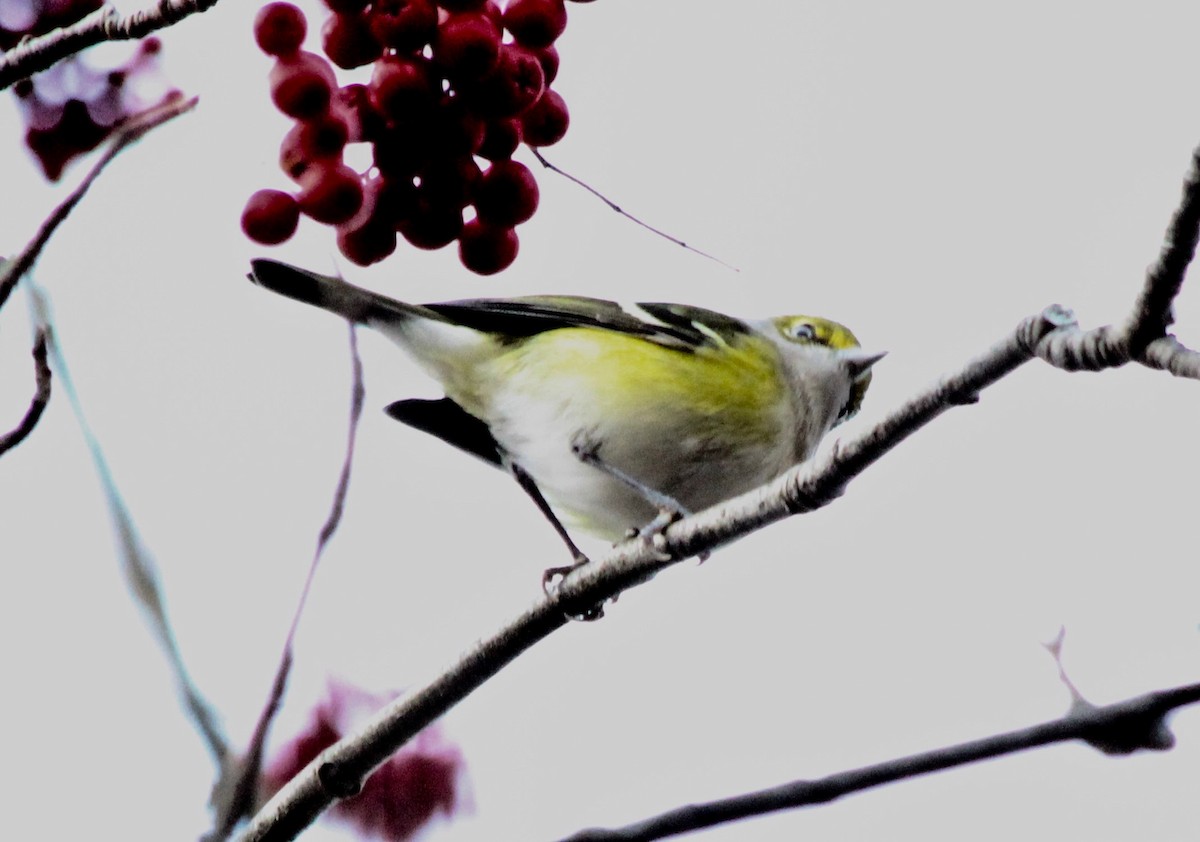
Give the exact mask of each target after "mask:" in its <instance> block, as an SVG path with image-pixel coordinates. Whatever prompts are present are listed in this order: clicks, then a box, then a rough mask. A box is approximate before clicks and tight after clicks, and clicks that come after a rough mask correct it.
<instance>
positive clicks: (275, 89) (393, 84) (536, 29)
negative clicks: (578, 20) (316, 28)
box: [242, 0, 568, 275]
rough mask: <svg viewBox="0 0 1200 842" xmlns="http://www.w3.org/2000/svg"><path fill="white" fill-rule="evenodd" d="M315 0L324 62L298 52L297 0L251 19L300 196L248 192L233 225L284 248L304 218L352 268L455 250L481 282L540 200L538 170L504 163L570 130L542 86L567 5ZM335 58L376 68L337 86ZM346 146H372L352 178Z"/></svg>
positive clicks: (301, 33) (513, 252) (503, 259)
mask: <svg viewBox="0 0 1200 842" xmlns="http://www.w3.org/2000/svg"><path fill="white" fill-rule="evenodd" d="M325 2H326V5H328V6H329V8H330V10H331V12H332V15H331V16H330V17H329V19H328V20H327V21H326V23H325V25H324V27H323V29H322V46H323V49H324V52H325V55H326V56H327V57H328V61H327V60H326V59H325V58H323V57H321V56H318V55H316V54H314V53H309V52H305V51H303V50H301V49H300V45H301V44H302V42H303V41H304V37H305V30H306V20H305V17H304V13H303V12H301V11H300V10H299V9H297V8H296V7H295V6H293V5H291V4H289V3H283V2H275V3H271V4H269V5H267V6H265V7H264V8H263V9H262V10H261V11H260V12H259V14H258V18H257V19H256V21H255V27H254V35H255V39H256V40H257V41H258V45H259V46H260V47H261V48H262V49H263V51H264V52H266V53H267V54H268V55H272V56H275V58H276V62H275V66H274V68H273V69H272V70H271V74H270V85H271V98H272V100H273V101H274V103H275V105H276V107H277V108H279V110H280V111H282V112H283V113H284V114H286V115H288V116H289V117H292V118H294V119H295V120H296V123H295V125H294V126H293V128H292V129H291V131H289V132H288V133H287V135H286V136H285V137H284V139H283V144H282V146H281V148H280V153H279V159H280V166H281V167H282V168H283V170H284V172H285V173H287V174H288V175H289V176H290V177H292V178H293V179H294V180H295V181H296V182H297V183H298V184H299V190H298V191H297V193H296V194H295V195H294V196H293V195H292V194H289V193H284V192H282V191H279V190H260V191H258V192H257V193H255V194H254V195H253V196H251V197H250V201H249V202H248V203H247V205H246V209H245V211H244V212H243V214H242V228H243V230H244V231H245V232H246V234H247V235H248V236H249V237H250V238H251V239H254V240H256V241H258V242H260V243H265V244H272V245H273V244H276V243H281V242H283V241H284V240H287V239H288V238H289V237H291V236H292V234H293V233H294V232H295V230H296V225H297V223H298V220H299V214H300V213H304V214H305V215H306V216H308V217H310V218H312V219H315V220H316V221H318V222H322V223H325V224H328V225H333V226H336V228H337V242H338V248H339V249H340V250H341V252H342V254H344V255H345V256H346V257H347V258H348V259H349V260H351V261H353V262H355V263H357V264H359V265H362V266H366V265H368V264H371V263H375V262H377V261H380V260H382V259H383V258H385V257H387V256H388V255H389V254H391V253H392V252H393V251H394V250H395V248H396V243H397V234H399V235H400V236H402V237H403V238H404V239H405V240H407V241H408V242H409V243H411V244H412V245H414V246H417V247H418V248H423V249H437V248H442V247H443V246H446V245H449V244H450V243H452V242H454V241H455V240H458V251H459V257H460V259H461V260H462V263H463V265H464V266H466V267H467V268H468V269H470V270H472V271H474V272H478V273H480V274H484V275H488V274H492V273H494V272H499V271H500V270H501V269H504V268H505V267H507V266H508V265H509V264H511V263H512V262H513V260H514V259H515V258H516V256H517V246H518V241H517V232H516V230H515V228H516V226H517V225H519V224H520V223H522V222H525V221H526V220H528V219H529V218H530V217H531V216H532V215H533V213H534V211H535V210H537V205H538V187H537V182H536V181H535V180H534V177H533V173H531V172H530V171H529V169H528V168H527V167H525V166H524V165H523V164H520V163H518V162H516V161H514V160H512V156H513V153H514V152H515V151H516V150H517V147H518V146H519V145H520V144H521V143H526V144H528V145H529V146H548V145H550V144H552V143H556V142H557V141H558V140H560V139H561V138H562V136H563V135H564V134H565V133H566V131H567V123H568V115H567V107H566V104H565V103H564V102H563V99H562V97H561V96H559V95H558V93H556V92H555V91H553V90H550V88H549V85H550V83H551V82H552V81H553V80H554V77H555V74H556V73H557V72H558V52H557V51H556V50H555V48H554V41H555V39H556V38H558V36H559V35H560V34H562V31H563V29H564V28H565V27H566V25H567V11H566V6H565V4H564V0H510V2H509V3H508V4H507V6H506V7H505V8H504V9H503V10H501V8H500V6H498V5H497V4H496V3H495V2H494V0H437V2H435V0H371V2H369V3H368V0H325ZM506 32H507V33H508V34H509V35H510V36H511V38H507V37H505V33H506ZM330 61H332V62H333V64H336V65H337V66H338V67H341V68H343V69H350V68H355V67H364V66H366V65H374V66H373V68H372V72H371V80H370V82H369V83H367V84H365V85H362V84H350V85H345V86H343V87H338V84H337V80H336V77H335V75H334V71H333V68H332V67H331V66H330V64H329V62H330ZM355 142H366V143H369V144H371V148H372V161H373V165H372V166H371V167H370V168H369V169H368V170H367V172H366V173H363V174H360V173H358V172H356V171H355V170H353V169H352V168H350V167H349V166H347V165H346V163H345V162H344V160H343V150H344V149H345V146H346V144H347V143H355ZM480 161H482V162H483V166H481V165H480V163H479V162H480ZM471 209H473V211H474V213H473V216H471V214H470V210H471ZM464 215H467V216H470V219H469V221H466V222H464Z"/></svg>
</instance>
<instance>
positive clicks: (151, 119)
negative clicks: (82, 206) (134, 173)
mask: <svg viewBox="0 0 1200 842" xmlns="http://www.w3.org/2000/svg"><path fill="white" fill-rule="evenodd" d="M197 101H198V100H197V99H196V98H195V97H192V98H191V99H185V98H183V97H176V98H173V99H170V100H168V101H167V102H164V103H163V104H162V105H158V106H155V107H154V108H149V109H147V110H146V111H143V112H142V113H141V114H137V115H135V116H133V117H130V118H129V119H128V120H126V121H125V122H124V123H122V124H121V127H120V128H118V129H117V130H116V131H115V132H114V133H113V136H112V140H110V141H109V143H108V146H107V147H106V148H105V150H104V154H102V155H101V156H100V158H99V159H98V160H97V161H96V163H95V164H93V165H92V168H91V170H90V171H89V172H88V174H87V175H86V176H84V179H83V181H81V182H79V186H78V187H76V188H75V189H74V190H72V191H71V195H69V196H67V198H66V199H65V200H64V201H63V202H62V204H60V205H59V206H58V207H56V208H55V209H54V211H53V212H52V213H51V214H50V216H48V217H46V220H45V221H44V222H42V224H41V226H39V228H38V230H37V233H36V234H34V236H33V239H32V240H30V241H29V243H28V245H26V246H25V248H23V249H22V250H21V252H20V253H19V254H17V255H16V256H15V257H13V258H12V259H11V260H8V261H5V262H3V263H2V264H0V307H3V306H4V302H5V301H7V300H8V297H9V295H11V294H12V291H13V290H14V289H16V286H17V283H18V282H20V280H21V278H22V277H23V276H24V275H25V273H26V272H28V271H29V270H30V269H32V268H33V264H34V263H36V262H37V259H38V257H39V256H40V255H41V253H42V249H43V248H45V247H46V243H47V242H49V241H50V237H51V236H52V235H53V234H54V232H55V231H56V230H57V229H58V226H59V225H61V224H62V223H63V221H64V220H65V219H66V218H67V217H68V216H70V214H71V211H73V210H74V209H75V206H76V205H78V204H79V203H80V201H82V200H83V197H84V196H85V195H87V191H88V189H89V188H90V187H91V186H92V182H94V181H95V180H96V179H97V178H98V177H99V175H100V173H102V172H103V171H104V168H105V167H107V166H108V164H109V162H110V161H112V159H113V158H115V157H117V155H118V154H120V152H121V150H122V149H124V148H125V147H126V146H129V144H131V143H134V142H135V141H137V140H139V139H140V138H141V137H142V135H144V134H146V132H148V131H150V130H151V129H153V128H155V127H157V126H161V125H162V124H163V123H165V122H167V121H168V120H171V119H174V118H175V117H178V116H179V115H180V114H183V113H185V112H187V111H191V110H192V109H193V108H195V107H196V103H197Z"/></svg>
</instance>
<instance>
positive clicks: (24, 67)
mask: <svg viewBox="0 0 1200 842" xmlns="http://www.w3.org/2000/svg"><path fill="white" fill-rule="evenodd" d="M216 3H217V0H159V2H158V3H157V4H156V5H155V6H154V7H152V8H149V9H143V10H142V11H140V12H134V13H133V14H132V15H127V16H124V17H122V16H121V15H120V14H118V13H117V10H116V9H114V8H113V7H112V6H105V7H103V8H101V9H97V10H96V11H95V12H93V13H92V14H90V15H88V16H87V17H84V18H82V19H81V20H79V21H78V22H76V23H73V24H71V25H70V26H66V27H62V28H61V29H55V30H53V31H52V32H47V33H46V34H45V35H40V36H38V37H36V38H30V39H28V40H25V41H22V42H21V43H20V44H18V45H17V46H15V47H13V48H12V49H11V50H9V51H7V52H5V53H0V91H2V90H4V89H5V88H7V87H9V86H11V85H12V84H13V83H15V82H17V81H19V80H21V79H25V78H27V77H29V76H32V75H33V74H34V73H40V72H41V71H43V70H46V69H48V68H50V67H52V66H53V65H54V64H56V63H57V62H59V61H62V60H63V59H64V58H67V57H68V56H73V55H75V54H76V53H79V52H82V51H83V50H86V49H87V48H88V47H92V46H95V45H96V44H99V43H101V42H103V41H130V40H137V39H138V38H143V37H145V36H147V35H149V34H150V33H151V32H154V31H155V30H158V29H163V28H165V27H168V26H170V25H172V24H174V23H178V22H179V21H181V20H183V19H184V18H186V17H189V16H190V15H194V14H196V13H197V12H206V11H208V10H209V9H211V8H212V7H213V6H215V5H216Z"/></svg>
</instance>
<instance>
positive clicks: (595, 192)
mask: <svg viewBox="0 0 1200 842" xmlns="http://www.w3.org/2000/svg"><path fill="white" fill-rule="evenodd" d="M529 151H530V152H532V153H533V157H535V158H537V159H538V163H540V164H541V165H542V166H543V167H545V168H546V169H548V170H550V171H551V172H555V173H558V174H559V175H561V176H562V177H563V178H565V179H567V180H568V181H571V182H574V183H575V184H578V185H579V186H580V187H582V188H583V189H584V190H586V191H588V192H589V193H591V194H592V195H593V196H595V197H596V198H597V199H599V200H600V201H602V202H604V204H606V205H608V206H609V207H610V208H612V209H613V210H614V211H616V212H617V213H619V214H620V215H621V216H623V217H625V218H626V219H628V220H630V221H631V222H634V223H636V224H638V225H640V226H642V227H643V228H645V229H646V230H647V231H649V232H651V233H652V234H657V235H658V236H660V237H662V238H663V239H664V240H670V241H671V242H672V243H674V244H675V245H677V246H680V247H682V248H685V249H687V250H688V251H690V252H693V253H695V254H698V255H700V256H701V257H704V258H707V259H709V260H711V261H713V262H715V263H720V264H721V265H722V266H724V267H725V268H726V269H729V270H730V271H732V272H741V271H742V270H741V269H739V268H737V267H736V266H734V265H732V264H730V263H726V262H725V261H724V260H722V259H721V258H719V257H716V256H715V255H712V254H709V253H708V252H706V251H701V250H700V249H698V248H696V247H695V246H690V245H688V244H687V243H685V242H684V241H683V240H681V239H679V238H678V237H672V236H671V235H670V234H668V233H667V232H666V231H663V230H662V229H661V228H655V227H654V226H653V225H651V224H650V223H648V222H644V221H643V220H641V219H639V218H638V217H636V216H634V215H633V214H631V213H630V212H629V211H627V210H625V209H624V208H622V207H621V206H620V205H618V204H617V203H616V202H614V201H613V200H612V199H610V198H608V197H607V196H605V195H604V194H603V193H601V192H600V191H599V190H597V189H596V188H595V187H593V186H592V185H590V184H588V183H587V182H586V181H583V180H582V179H579V178H576V177H575V176H573V175H571V174H570V173H569V172H567V171H566V170H563V169H561V168H559V167H557V166H555V165H554V164H552V163H550V162H549V161H547V160H546V157H545V156H544V155H542V153H541V152H539V151H537V150H536V149H534V148H533V147H530V148H529Z"/></svg>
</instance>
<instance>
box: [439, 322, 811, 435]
mask: <svg viewBox="0 0 1200 842" xmlns="http://www.w3.org/2000/svg"><path fill="white" fill-rule="evenodd" d="M778 353H779V352H778V351H777V350H776V349H775V347H774V346H773V345H771V343H770V342H768V341H766V340H764V339H761V338H760V337H757V336H744V337H738V338H737V339H736V340H735V342H734V343H733V344H731V345H724V346H721V347H704V346H701V347H698V348H696V349H694V350H692V351H681V350H676V349H672V348H667V347H664V346H662V345H659V344H657V343H654V342H650V341H647V340H645V339H641V338H639V337H637V336H632V335H629V334H624V333H618V332H616V331H611V330H604V329H600V328H590V327H572V328H561V329H558V330H551V331H547V332H545V333H539V334H537V335H535V336H532V337H530V338H529V339H527V340H525V341H523V342H520V343H518V344H516V345H513V346H510V347H509V348H508V349H506V350H505V351H503V352H501V353H500V354H498V355H497V356H496V358H495V359H494V360H492V361H491V362H490V363H488V364H485V365H484V366H482V367H481V369H480V370H479V375H480V380H479V381H478V382H476V383H475V384H473V385H474V389H472V391H473V392H474V394H473V395H464V394H461V393H460V394H457V395H451V397H452V398H454V399H455V400H458V401H460V402H462V403H463V405H464V406H465V407H466V408H467V410H468V411H470V412H475V411H479V410H481V409H483V407H482V406H480V405H479V404H480V402H482V403H485V404H486V403H488V402H489V392H490V391H491V390H490V388H489V386H490V385H491V384H492V383H497V384H504V387H505V390H506V391H510V393H511V391H512V390H514V389H515V390H516V391H522V387H525V386H528V387H529V389H530V392H531V393H536V394H538V395H541V396H543V397H547V396H550V395H555V396H556V398H557V400H559V401H561V402H563V403H564V404H565V403H570V402H572V401H573V400H579V401H581V402H584V403H586V402H589V401H593V400H594V401H597V402H599V403H600V405H602V406H603V407H604V413H605V415H606V416H608V417H611V418H622V417H623V418H624V419H627V420H632V419H639V418H640V419H643V420H644V421H646V422H649V423H657V424H670V423H671V422H672V420H680V419H679V418H678V416H689V417H690V418H691V419H693V424H692V425H691V426H690V431H691V432H692V434H698V435H700V436H704V435H705V434H707V433H711V432H714V431H715V430H716V429H735V430H737V431H738V437H739V438H740V439H741V440H742V442H743V443H749V442H751V441H754V442H765V441H773V440H776V437H778V435H779V434H780V426H781V424H782V423H784V419H783V418H782V417H781V411H783V410H784V408H785V407H786V406H787V402H786V398H785V388H786V387H785V384H784V383H783V382H782V380H781V378H780V367H779V361H778ZM664 415H669V416H676V418H675V419H671V418H667V417H662V416H664ZM655 416H658V417H655ZM695 422H698V423H695ZM706 428H707V429H706ZM684 429H688V427H685V428H684Z"/></svg>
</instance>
